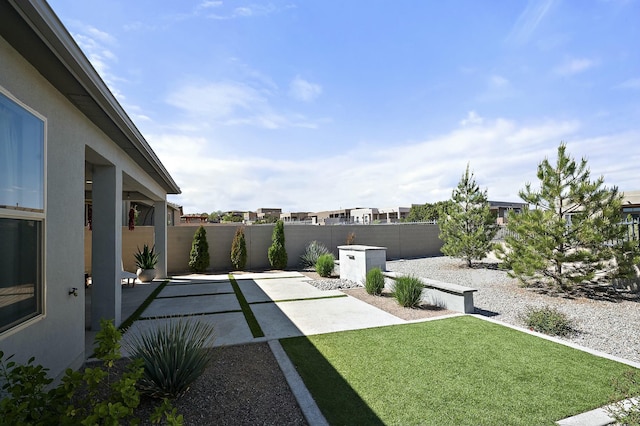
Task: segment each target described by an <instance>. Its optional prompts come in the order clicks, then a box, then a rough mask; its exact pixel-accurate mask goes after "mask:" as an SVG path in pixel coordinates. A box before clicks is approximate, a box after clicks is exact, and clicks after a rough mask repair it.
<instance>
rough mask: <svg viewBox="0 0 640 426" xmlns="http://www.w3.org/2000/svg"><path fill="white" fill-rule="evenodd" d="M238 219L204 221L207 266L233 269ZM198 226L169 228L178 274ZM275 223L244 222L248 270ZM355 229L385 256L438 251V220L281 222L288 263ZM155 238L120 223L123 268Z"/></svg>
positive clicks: (256, 266)
mask: <svg viewBox="0 0 640 426" xmlns="http://www.w3.org/2000/svg"><path fill="white" fill-rule="evenodd" d="M237 226H239V225H231V224H230V225H227V224H207V225H205V229H206V231H207V241H208V242H209V255H210V256H211V266H210V268H209V269H210V271H216V272H226V271H230V270H232V266H231V259H230V252H231V242H232V241H233V236H234V234H235V232H236V227H237ZM197 229H198V226H196V225H194V226H186V225H182V226H170V227H168V228H167V251H168V252H167V272H168V273H169V274H177V273H181V272H186V271H188V270H189V252H190V250H191V242H192V240H193V235H194V234H195V232H196V230H197ZM90 232H91V231H88V230H85V269H87V272H88V273H90V272H91V271H90V268H91V238H90V237H91V235H90ZM272 232H273V225H251V226H245V227H244V234H245V239H246V243H247V254H248V256H247V266H246V269H247V270H261V269H269V268H270V265H269V259H268V258H267V251H268V249H269V246H270V245H271V234H272ZM352 232H353V233H354V234H355V241H354V243H355V244H364V245H372V246H381V247H386V248H387V260H391V259H400V258H412V257H426V256H437V255H440V254H441V253H440V247H442V241H441V240H440V239H439V238H438V233H439V229H438V225H432V224H425V223H409V224H389V225H386V224H385V225H382V224H381V225H339V226H314V225H285V227H284V233H285V247H286V249H287V254H288V258H289V262H288V267H289V268H295V267H296V266H297V265H298V263H299V260H300V256H301V255H302V254H303V253H304V250H305V248H306V246H307V244H309V242H311V241H313V240H316V241H318V242H320V243H322V244H324V245H325V246H326V247H327V248H328V249H329V250H331V251H332V252H333V254H334V255H335V256H336V259H337V258H338V249H337V247H338V246H341V245H344V244H346V241H347V237H348V235H349V234H350V233H352ZM144 244H149V245H152V244H153V228H152V227H148V226H136V228H135V229H134V230H133V231H129V230H128V229H127V228H123V231H122V262H123V265H124V269H125V270H128V271H135V269H136V268H135V259H134V257H133V254H134V253H135V251H136V248H137V247H140V248H142V246H143V245H144Z"/></svg>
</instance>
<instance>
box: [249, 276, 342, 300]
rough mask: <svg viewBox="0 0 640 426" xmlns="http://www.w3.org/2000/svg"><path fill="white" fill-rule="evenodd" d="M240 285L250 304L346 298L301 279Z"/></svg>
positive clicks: (263, 281) (269, 280)
mask: <svg viewBox="0 0 640 426" xmlns="http://www.w3.org/2000/svg"><path fill="white" fill-rule="evenodd" d="M238 285H239V286H240V289H241V290H242V294H244V297H245V298H246V299H247V302H249V303H255V302H266V301H276V300H291V299H313V298H319V297H330V296H344V293H342V292H341V291H338V290H328V291H322V290H319V289H318V288H316V287H314V286H312V285H311V284H309V283H307V282H306V281H304V280H303V279H301V277H292V278H273V279H255V280H243V281H238Z"/></svg>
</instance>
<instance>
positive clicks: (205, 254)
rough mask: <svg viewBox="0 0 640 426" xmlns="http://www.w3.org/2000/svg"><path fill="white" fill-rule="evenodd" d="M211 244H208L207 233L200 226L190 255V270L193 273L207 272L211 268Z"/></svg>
mask: <svg viewBox="0 0 640 426" xmlns="http://www.w3.org/2000/svg"><path fill="white" fill-rule="evenodd" d="M209 262H210V258H209V243H208V242H207V231H206V230H205V229H204V226H202V225H200V227H199V228H198V230H197V231H196V233H195V234H194V235H193V242H192V243H191V252H190V253H189V268H191V270H192V271H193V272H205V271H206V270H207V268H208V267H209Z"/></svg>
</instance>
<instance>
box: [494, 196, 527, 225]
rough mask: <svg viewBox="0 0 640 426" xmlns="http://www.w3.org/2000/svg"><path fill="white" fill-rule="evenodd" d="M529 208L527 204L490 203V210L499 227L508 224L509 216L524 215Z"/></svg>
mask: <svg viewBox="0 0 640 426" xmlns="http://www.w3.org/2000/svg"><path fill="white" fill-rule="evenodd" d="M527 206H528V204H527V203H512V202H508V201H489V209H490V210H491V212H492V213H493V214H494V215H495V217H496V221H497V222H498V224H499V225H504V224H506V223H507V216H508V215H509V214H519V213H522V211H523V210H524V209H526V208H527Z"/></svg>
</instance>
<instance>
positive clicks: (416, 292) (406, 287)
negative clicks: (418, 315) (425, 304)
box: [393, 276, 424, 308]
mask: <svg viewBox="0 0 640 426" xmlns="http://www.w3.org/2000/svg"><path fill="white" fill-rule="evenodd" d="M423 288H424V285H423V284H422V281H420V279H419V278H416V277H411V276H408V277H399V278H396V283H395V285H394V286H393V297H395V299H396V300H397V301H398V304H400V306H404V307H405V308H415V307H416V306H418V305H419V304H420V300H421V299H422V289H423Z"/></svg>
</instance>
